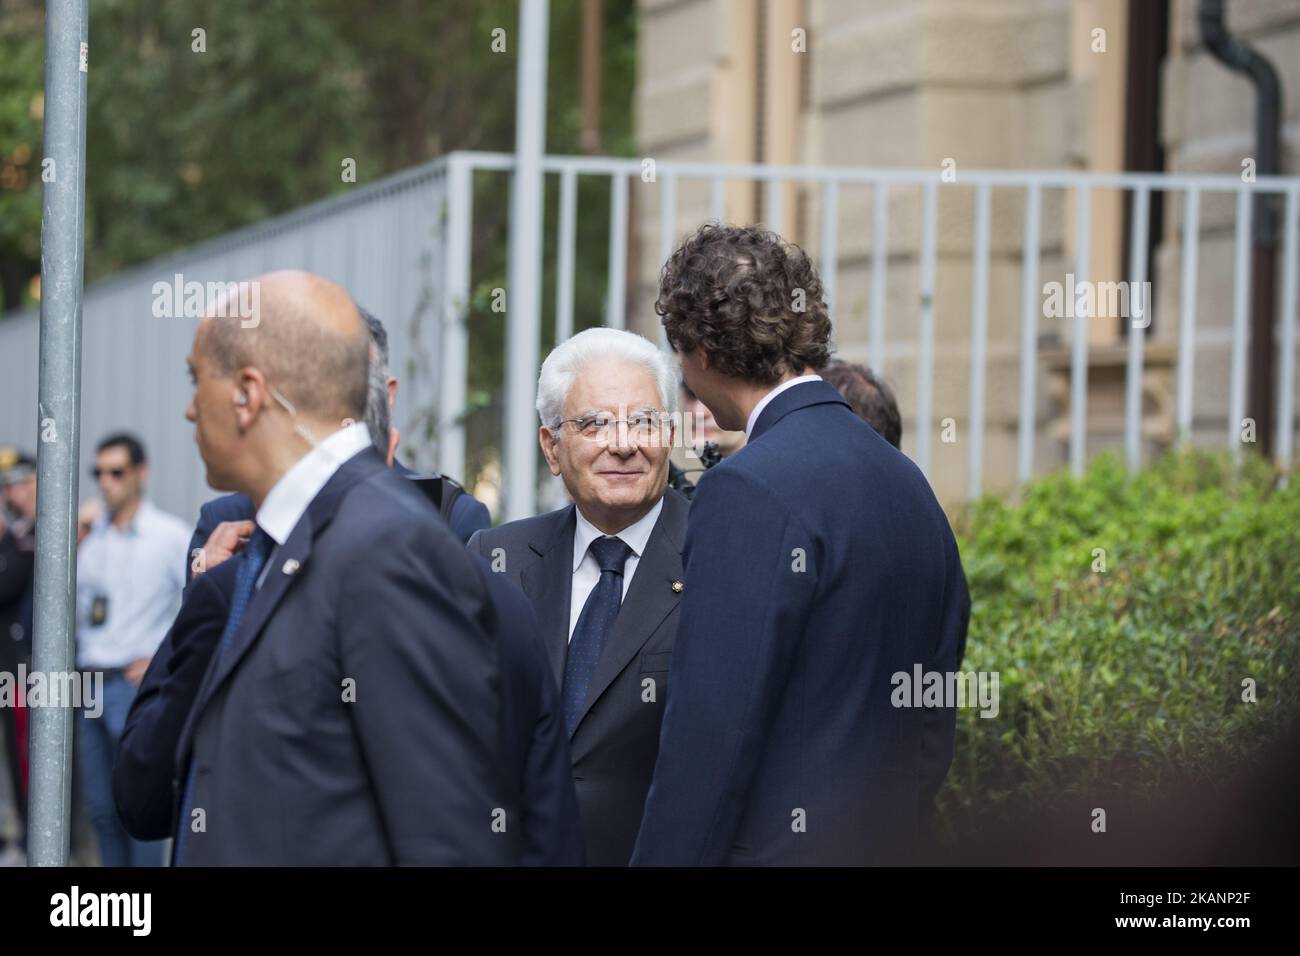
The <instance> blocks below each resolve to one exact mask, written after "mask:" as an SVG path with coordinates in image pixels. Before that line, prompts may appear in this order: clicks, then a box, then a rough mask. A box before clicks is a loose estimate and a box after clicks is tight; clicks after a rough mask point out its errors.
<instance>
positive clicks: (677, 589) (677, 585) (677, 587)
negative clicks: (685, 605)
mask: <svg viewBox="0 0 1300 956" xmlns="http://www.w3.org/2000/svg"><path fill="white" fill-rule="evenodd" d="M673 593H674V594H681V593H682V582H681V581H674V582H673Z"/></svg>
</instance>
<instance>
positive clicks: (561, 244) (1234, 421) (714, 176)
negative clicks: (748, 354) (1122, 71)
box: [440, 152, 1300, 516]
mask: <svg viewBox="0 0 1300 956" xmlns="http://www.w3.org/2000/svg"><path fill="white" fill-rule="evenodd" d="M447 161H448V164H449V170H451V173H450V175H451V177H452V181H453V183H455V182H464V181H466V180H467V177H469V176H470V175H471V174H472V173H473V172H474V171H480V170H486V171H497V172H509V171H510V170H511V169H512V168H513V164H514V157H513V156H512V155H509V154H499V153H469V152H462V153H453V154H451V155H449V156H448V157H447ZM542 168H543V170H544V172H545V173H546V174H548V175H551V176H557V177H558V178H559V193H558V195H559V209H558V213H557V221H558V229H557V233H556V237H555V242H554V249H553V254H554V256H555V261H556V263H557V283H556V288H557V291H556V305H555V309H556V321H555V327H556V330H557V336H558V337H559V338H564V337H567V335H569V334H570V333H571V332H572V330H573V328H574V315H573V274H574V264H575V252H574V236H575V222H576V219H577V216H578V209H577V194H578V190H577V185H576V184H577V180H578V177H581V176H591V177H602V178H605V179H607V180H609V182H610V197H611V198H610V209H609V223H610V226H609V262H610V266H609V268H608V270H607V276H608V288H607V292H606V307H605V316H604V322H605V324H606V325H610V326H613V327H616V328H621V327H623V326H624V324H625V319H626V315H627V303H626V287H627V283H626V275H625V272H624V268H623V264H624V263H625V261H626V258H627V247H626V243H627V236H628V229H627V217H628V189H629V184H630V183H631V182H632V181H634V180H635V179H636V178H637V177H640V176H641V174H642V172H643V170H644V168H645V167H644V165H643V161H642V160H639V159H614V158H601V157H582V156H548V157H545V159H544V160H543V163H542ZM688 180H702V181H704V182H706V183H707V184H708V190H709V192H708V195H709V215H708V216H707V217H700V218H701V221H703V219H704V218H712V219H723V218H725V215H724V214H725V196H726V188H727V184H728V182H729V181H734V180H743V181H749V182H759V183H764V184H765V187H766V203H765V207H766V214H765V216H764V217H763V218H764V220H765V224H766V225H767V226H768V227H769V228H771V229H773V230H774V231H776V232H778V233H782V232H783V231H784V227H785V224H786V216H785V209H784V202H783V199H784V195H785V187H786V186H787V185H789V184H798V185H800V186H803V187H805V188H810V189H811V190H814V191H815V194H816V195H817V197H818V200H819V205H820V210H821V217H820V231H819V246H820V248H819V249H818V255H817V256H816V258H817V260H818V263H819V268H820V271H821V275H822V280H823V284H824V286H825V290H826V298H827V300H828V304H829V305H830V307H831V314H832V319H833V320H834V319H835V317H836V312H837V308H836V302H837V296H836V292H837V279H838V273H839V265H840V256H839V252H838V250H839V247H840V243H839V240H840V228H839V221H840V216H841V211H842V207H843V204H844V201H843V199H842V192H843V189H844V187H848V186H863V187H869V188H870V190H871V191H872V193H873V197H874V198H873V202H872V219H871V247H870V248H871V286H870V296H869V302H870V305H869V307H868V320H869V329H870V330H869V334H868V342H869V348H868V355H869V361H870V363H871V364H872V365H873V366H874V367H875V368H876V369H877V370H878V371H879V370H880V369H881V368H883V366H884V363H885V358H886V335H885V328H886V326H885V320H886V305H885V303H886V286H887V282H888V277H889V262H890V252H891V250H890V248H889V241H888V236H889V221H888V217H889V209H890V206H889V198H890V195H891V191H893V190H897V189H899V188H901V187H919V188H920V190H921V215H920V225H921V234H920V239H919V243H918V246H919V249H917V250H915V256H916V257H917V258H918V259H919V282H918V287H917V289H916V300H915V301H916V307H915V310H914V314H913V315H912V316H901V317H900V316H894V317H892V320H893V321H898V320H899V319H908V318H914V320H915V328H914V335H915V343H916V344H915V355H916V378H917V390H916V394H915V395H914V396H906V397H905V398H910V399H913V400H914V402H915V405H914V408H915V415H914V422H915V424H914V441H915V443H914V450H913V455H914V458H915V460H916V462H917V464H918V465H919V466H920V467H921V469H922V470H923V471H925V472H926V473H927V474H929V473H930V468H931V464H932V442H933V433H934V431H935V427H934V421H933V419H934V411H933V407H934V368H935V288H936V280H937V273H938V256H937V238H938V214H939V204H940V199H941V197H946V196H947V195H948V194H950V193H952V192H955V191H962V190H973V191H974V210H975V212H974V220H973V226H974V227H973V234H972V236H971V245H970V250H971V252H970V256H971V266H972V275H973V279H972V282H971V301H970V328H971V332H970V336H971V338H970V342H969V355H970V368H969V385H970V388H969V409H968V413H969V422H970V426H969V427H970V440H969V441H968V442H967V443H966V452H967V456H966V457H967V479H968V480H967V493H968V495H969V496H971V497H977V496H978V495H979V494H980V493H981V492H982V489H983V484H982V476H983V472H984V442H983V439H984V432H985V409H986V401H987V397H988V396H987V392H988V381H987V376H986V363H987V354H988V353H987V345H988V341H987V337H988V318H989V313H988V309H989V302H988V299H989V259H990V236H991V225H990V222H991V212H990V211H991V204H992V196H993V193H994V191H995V190H998V191H1014V192H1018V193H1021V194H1023V196H1024V221H1023V237H1024V241H1023V244H1022V246H1023V250H1022V257H1021V258H1022V262H1021V270H1022V272H1021V279H1022V281H1021V284H1020V335H1019V379H1020V381H1019V393H1018V394H1019V399H1018V405H1019V409H1018V419H1019V421H1018V427H1017V434H1018V440H1017V447H1018V453H1017V463H1016V476H1017V479H1018V480H1019V481H1021V482H1025V481H1028V480H1029V479H1030V478H1031V477H1032V476H1033V472H1034V461H1035V441H1036V435H1037V431H1038V422H1037V419H1036V415H1037V412H1036V409H1037V407H1038V402H1037V396H1038V388H1039V384H1038V365H1039V348H1038V335H1039V319H1040V316H1041V315H1042V314H1043V294H1042V291H1041V289H1040V285H1039V278H1040V263H1041V259H1042V256H1043V242H1042V241H1041V240H1042V238H1043V237H1042V222H1041V220H1042V215H1043V195H1044V193H1045V192H1046V191H1048V190H1053V189H1059V190H1067V191H1070V192H1072V194H1073V203H1074V207H1073V212H1074V217H1073V218H1074V242H1073V249H1074V254H1073V261H1072V266H1071V273H1072V275H1073V277H1074V283H1075V284H1076V285H1077V286H1081V285H1082V284H1083V283H1085V282H1087V281H1088V280H1089V277H1090V272H1091V264H1090V252H1091V250H1092V247H1093V239H1094V236H1093V224H1092V215H1091V213H1092V205H1093V198H1094V195H1095V194H1096V193H1098V192H1099V191H1102V190H1116V191H1120V192H1127V193H1129V194H1131V196H1132V215H1131V216H1130V217H1129V218H1130V223H1131V234H1130V241H1129V248H1130V257H1129V262H1128V268H1127V277H1126V281H1127V282H1128V283H1130V284H1132V285H1133V286H1134V287H1141V286H1142V284H1143V283H1146V282H1147V281H1148V278H1149V276H1148V273H1149V263H1148V261H1147V260H1148V254H1147V250H1148V232H1147V230H1148V224H1149V221H1150V219H1149V210H1150V208H1151V204H1150V200H1151V195H1152V193H1154V192H1163V193H1165V194H1166V195H1167V196H1172V195H1175V194H1178V195H1181V197H1182V201H1183V217H1182V230H1181V239H1180V246H1181V251H1182V264H1181V283H1180V289H1181V294H1180V302H1179V318H1178V324H1177V328H1178V334H1177V337H1176V338H1177V349H1178V354H1177V361H1176V376H1177V382H1176V414H1175V419H1176V432H1177V435H1178V440H1179V441H1180V442H1183V443H1186V442H1188V441H1190V440H1191V435H1192V426H1193V375H1194V366H1195V349H1196V333H1197V306H1198V300H1197V286H1196V279H1197V276H1198V271H1197V269H1198V254H1199V251H1200V244H1201V239H1202V233H1201V227H1200V222H1201V219H1200V211H1201V204H1202V197H1203V196H1205V195H1207V194H1220V193H1221V194H1229V195H1232V196H1235V198H1236V216H1235V223H1234V225H1233V230H1234V256H1233V265H1232V283H1233V295H1232V324H1231V359H1230V382H1229V387H1228V396H1229V398H1228V407H1227V409H1226V415H1225V420H1226V422H1227V431H1228V445H1229V447H1231V448H1233V449H1234V451H1236V452H1240V449H1241V441H1240V438H1239V429H1240V425H1241V422H1242V418H1243V416H1244V414H1245V408H1246V385H1247V366H1246V350H1247V345H1248V340H1249V327H1248V316H1249V310H1250V287H1249V281H1250V268H1249V255H1250V231H1251V221H1252V206H1253V203H1252V197H1254V196H1257V195H1260V194H1264V195H1277V196H1281V197H1283V199H1284V202H1285V211H1284V217H1283V222H1284V228H1283V247H1282V273H1281V274H1282V280H1283V281H1282V295H1281V298H1280V304H1279V309H1278V317H1277V322H1276V326H1275V334H1276V335H1277V352H1278V356H1279V358H1278V368H1277V379H1276V381H1277V392H1276V395H1277V397H1276V425H1275V428H1276V438H1275V456H1276V460H1277V462H1278V464H1279V466H1281V467H1282V468H1283V469H1289V468H1290V466H1291V461H1292V450H1293V436H1294V430H1295V424H1294V394H1295V344H1296V294H1297V288H1296V278H1297V255H1298V251H1297V216H1298V212H1297V199H1298V197H1300V179H1297V178H1295V177H1277V176H1272V177H1260V178H1259V179H1258V180H1257V181H1252V182H1246V181H1243V179H1241V178H1238V177H1234V176H1217V175H1169V174H1154V173H1079V172H1071V171H1052V170H1047V171H1004V170H970V171H967V170H963V171H962V172H961V173H960V176H959V177H957V179H956V180H955V181H946V180H945V179H944V178H943V176H942V175H941V172H940V171H939V170H934V169H860V168H835V167H810V166H788V167H787V166H762V165H744V164H713V163H699V162H674V161H658V162H657V163H656V164H655V178H654V183H655V187H656V188H657V189H658V190H659V201H660V208H661V209H663V210H667V211H668V213H669V214H667V215H663V214H661V215H660V216H659V223H658V251H657V255H658V260H657V261H658V262H660V263H662V262H663V261H664V260H666V259H667V257H668V256H669V254H670V253H671V251H672V249H673V247H674V245H675V244H676V243H677V242H678V241H679V239H680V238H681V236H683V235H684V234H685V233H687V232H689V231H691V230H692V229H694V228H695V226H696V225H698V223H697V222H691V221H689V220H688V219H686V218H683V215H682V213H681V212H680V211H679V209H678V198H677V197H678V194H679V185H680V184H681V183H683V182H685V181H688ZM457 191H458V190H457V188H456V187H455V186H453V189H452V192H453V194H455V193H456V192H457ZM472 228H473V224H472V219H471V214H470V210H469V208H468V207H467V206H465V205H463V204H462V205H459V206H457V207H454V208H452V209H451V211H450V214H449V216H448V222H447V232H446V248H447V250H448V255H449V257H451V259H452V260H453V261H454V262H455V263H456V268H455V269H451V268H449V269H448V271H447V275H448V279H449V281H448V283H447V285H446V287H445V288H444V290H443V294H444V302H445V306H446V311H445V312H444V320H445V322H446V327H447V328H448V329H449V330H455V329H456V328H457V327H458V326H459V325H460V324H462V321H463V315H464V313H463V309H462V307H461V304H462V303H464V302H465V301H467V298H468V291H469V267H470V263H469V262H468V261H466V260H465V258H464V255H463V252H462V251H461V250H464V249H466V248H467V247H468V245H469V237H470V235H471V232H472ZM537 267H539V268H540V264H538V265H537ZM1146 308H1148V309H1153V308H1154V303H1147V304H1146ZM1090 318H1091V316H1090V315H1089V314H1087V313H1086V312H1080V314H1076V315H1075V317H1074V324H1073V327H1072V329H1071V335H1070V348H1071V354H1070V375H1069V380H1070V393H1069V451H1068V460H1069V464H1070V467H1071V468H1072V469H1073V470H1074V472H1075V473H1080V472H1082V470H1083V467H1084V464H1085V459H1086V453H1087V436H1088V423H1087V402H1088V360H1089V335H1088V323H1089V321H1090ZM540 328H541V326H540V316H533V317H532V321H531V322H528V323H518V324H512V325H511V332H512V340H511V341H510V342H509V343H508V345H507V347H508V348H515V347H517V346H518V345H519V342H518V340H517V339H515V338H514V336H540ZM1127 333H1128V334H1127V336H1126V339H1127V367H1126V373H1125V376H1126V380H1125V390H1124V428H1123V430H1124V440H1123V448H1124V455H1125V460H1126V461H1127V463H1128V466H1129V467H1130V468H1133V469H1136V468H1139V467H1140V466H1141V464H1142V429H1141V420H1142V401H1143V392H1142V375H1143V370H1144V353H1145V345H1146V335H1147V333H1146V326H1145V324H1140V323H1131V324H1130V325H1129V327H1128V330H1127ZM444 342H445V344H446V348H445V349H444V352H443V356H442V361H443V381H444V383H449V382H450V381H451V380H452V379H453V378H454V377H457V376H462V375H463V373H464V369H465V367H466V362H467V354H466V351H465V343H466V339H465V337H464V335H463V334H461V333H459V332H455V331H452V333H451V334H450V335H448V337H447V338H445V339H444ZM529 374H530V375H535V370H532V369H530V370H529ZM507 391H509V389H507ZM444 394H445V395H446V396H448V397H450V396H451V389H450V387H449V386H448V385H444ZM516 394H529V392H528V391H527V390H524V391H523V392H520V391H519V390H518V389H516ZM458 407H459V405H458V403H456V402H453V401H448V402H446V403H445V404H444V409H445V411H446V412H447V414H445V415H444V417H443V420H442V422H441V425H440V434H441V435H442V436H443V438H444V441H443V443H442V446H441V447H442V448H443V449H444V458H443V461H444V462H445V464H446V466H447V467H448V469H454V468H455V466H456V465H458V464H460V463H461V462H463V460H464V459H463V455H462V454H461V453H458V451H457V450H456V449H457V448H458V447H461V446H460V442H461V440H462V439H461V436H460V435H459V433H458V431H457V428H456V425H455V422H454V421H453V419H454V414H453V410H454V409H457V408H458ZM531 413H532V410H531V403H530V404H529V405H528V406H527V407H525V403H524V402H522V401H520V402H519V403H518V407H508V408H507V409H506V411H505V414H506V415H507V416H510V415H518V416H526V415H531ZM535 455H536V452H535V449H533V448H531V447H529V448H527V449H523V448H520V449H511V448H509V447H507V448H506V452H505V463H504V468H505V470H506V471H507V472H509V471H511V470H512V469H515V468H520V467H522V468H531V467H532V462H534V461H535ZM533 505H534V503H533V501H531V500H530V501H521V502H515V503H508V514H509V515H510V516H519V515H521V514H526V513H531V512H532V508H533Z"/></svg>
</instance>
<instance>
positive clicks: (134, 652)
mask: <svg viewBox="0 0 1300 956" xmlns="http://www.w3.org/2000/svg"><path fill="white" fill-rule="evenodd" d="M148 476H149V466H148V464H147V462H146V460H145V451H144V445H143V444H141V442H140V440H139V439H138V438H136V437H135V436H134V435H130V434H126V433H119V434H115V435H110V436H109V437H107V438H105V439H104V440H103V441H101V442H100V443H99V446H98V448H97V450H96V454H95V464H94V467H93V468H92V469H91V477H92V478H94V480H95V483H96V485H97V486H98V489H99V497H100V499H101V500H102V502H103V507H102V509H100V511H99V514H98V516H97V517H96V518H95V519H94V520H93V522H91V524H90V528H89V530H88V532H87V533H86V536H85V538H84V539H83V540H82V542H81V546H80V548H79V550H78V554H77V664H78V666H79V667H80V668H81V669H82V670H84V671H91V672H102V673H103V675H104V678H103V691H102V704H103V710H102V713H101V714H100V715H99V716H98V717H93V716H91V715H90V713H89V712H86V713H84V714H83V716H82V718H81V723H80V727H79V728H78V731H79V733H78V757H79V761H80V764H81V770H82V779H83V783H84V788H85V794H86V806H87V810H88V811H89V814H90V819H91V822H92V824H93V825H94V828H95V834H96V836H97V838H98V841H99V854H100V859H101V861H102V862H103V864H104V865H105V866H157V865H158V864H160V863H161V862H162V849H161V846H160V845H159V844H157V843H153V844H146V843H141V842H139V841H137V840H133V839H131V837H130V836H129V835H128V834H127V832H126V831H125V830H124V829H122V825H121V823H120V822H119V821H118V818H117V811H116V808H115V806H114V804H113V793H112V773H113V759H114V757H115V756H116V754H117V748H118V744H119V742H120V740H121V736H122V728H123V726H124V724H125V723H126V715H127V712H128V711H129V710H130V709H131V701H132V700H134V699H135V694H136V689H137V688H138V687H139V685H140V679H141V678H142V677H143V676H144V672H145V669H146V668H148V666H149V659H150V658H151V657H153V654H154V651H155V650H157V648H158V644H159V643H160V642H161V641H162V639H163V637H164V636H165V635H166V633H167V629H168V627H170V626H171V621H172V618H173V617H174V616H175V615H176V609H177V607H178V606H179V605H180V595H181V589H182V588H183V587H184V585H185V581H184V575H183V573H182V571H183V565H182V563H181V562H182V561H183V560H184V556H185V548H186V546H187V545H188V542H189V529H188V528H187V527H186V525H185V523H184V522H183V521H181V520H180V519H179V518H177V517H175V516H173V515H169V514H167V513H166V512H163V511H160V510H159V509H158V508H156V507H155V506H154V505H152V504H151V503H150V502H149V501H148V500H147V499H146V498H145V495H144V488H145V483H146V481H147V480H148Z"/></svg>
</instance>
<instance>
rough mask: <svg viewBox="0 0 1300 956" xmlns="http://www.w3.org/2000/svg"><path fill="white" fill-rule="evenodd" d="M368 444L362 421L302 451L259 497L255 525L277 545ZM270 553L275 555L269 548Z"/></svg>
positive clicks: (264, 575) (269, 565) (267, 565)
mask: <svg viewBox="0 0 1300 956" xmlns="http://www.w3.org/2000/svg"><path fill="white" fill-rule="evenodd" d="M369 447H370V432H369V431H368V430H367V429H366V426H365V423H364V422H357V423H355V424H353V425H348V426H347V427H345V428H340V429H339V430H338V431H336V432H335V433H334V434H332V435H330V436H329V437H328V438H326V439H325V440H324V441H323V442H321V443H320V444H319V445H317V446H316V447H315V448H313V449H312V450H311V451H309V452H307V454H305V455H303V456H302V457H301V458H299V459H298V461H297V462H295V463H294V465H293V467H292V468H290V469H289V470H288V471H286V472H285V473H284V474H283V475H281V476H280V480H279V481H277V482H276V483H275V484H274V485H272V486H271V490H270V491H269V492H267V495H266V497H265V498H264V499H262V507H260V508H258V509H257V526H258V527H259V528H261V529H262V530H263V531H265V532H266V533H267V534H268V535H270V536H271V540H272V541H274V542H275V543H276V546H277V548H278V547H279V546H280V545H282V544H284V543H285V542H286V541H288V540H289V535H290V534H292V533H293V529H294V528H295V527H297V525H298V522H299V521H301V520H302V516H303V515H304V514H305V513H306V511H307V506H308V505H310V504H311V502H312V499H313V498H315V497H316V495H318V494H319V493H320V490H321V489H322V488H324V487H325V483H326V482H327V481H329V480H330V479H331V478H333V477H334V472H336V471H338V470H339V469H340V468H341V467H343V464H344V463H345V462H346V461H347V460H348V459H349V458H352V457H354V456H355V455H356V454H358V453H359V452H362V451H364V450H365V449H367V448H369ZM271 557H272V558H273V557H274V551H272V554H271ZM271 564H272V561H271V560H270V558H268V560H267V562H266V567H264V568H263V569H262V574H261V576H260V577H259V578H258V580H257V584H258V587H261V586H262V582H263V581H264V580H265V579H266V574H267V569H269V568H270V567H271Z"/></svg>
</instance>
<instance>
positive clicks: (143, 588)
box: [77, 500, 190, 670]
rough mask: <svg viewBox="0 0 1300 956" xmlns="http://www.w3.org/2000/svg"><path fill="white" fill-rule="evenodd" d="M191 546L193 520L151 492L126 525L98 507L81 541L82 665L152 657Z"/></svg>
mask: <svg viewBox="0 0 1300 956" xmlns="http://www.w3.org/2000/svg"><path fill="white" fill-rule="evenodd" d="M189 546H190V528H189V526H188V525H186V524H185V522H183V521H181V519H180V518H177V517H176V516H175V515H169V514H168V513H167V512H165V511H160V510H159V509H157V508H155V507H154V506H153V505H152V504H150V503H149V502H148V501H147V500H144V501H141V502H140V506H139V507H138V508H137V509H136V512H135V516H134V517H132V519H131V523H130V524H128V525H127V526H126V527H125V528H119V527H118V526H117V525H115V524H113V523H112V522H111V521H110V520H109V516H108V514H107V512H105V513H104V514H102V515H100V517H99V519H98V520H96V522H95V523H94V525H93V526H92V527H91V529H90V533H89V534H87V535H86V539H85V540H84V541H82V542H81V547H80V548H78V549H77V663H78V664H79V665H80V666H81V667H84V668H86V669H88V670H108V669H115V668H121V667H125V666H126V665H127V664H130V663H131V662H132V661H135V660H139V659H140V658H149V657H153V655H154V651H156V650H158V645H159V644H161V643H162V639H163V638H164V637H166V636H167V630H168V628H170V627H171V624H172V618H174V617H175V616H176V611H177V609H178V608H179V607H180V603H181V590H182V589H183V588H184V587H185V563H186V560H187V558H186V552H187V551H188V549H189ZM97 603H98V605H99V613H100V614H102V620H101V621H100V623H98V624H96V623H94V621H95V618H96V617H97V615H96V613H95V609H96V604H97Z"/></svg>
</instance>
